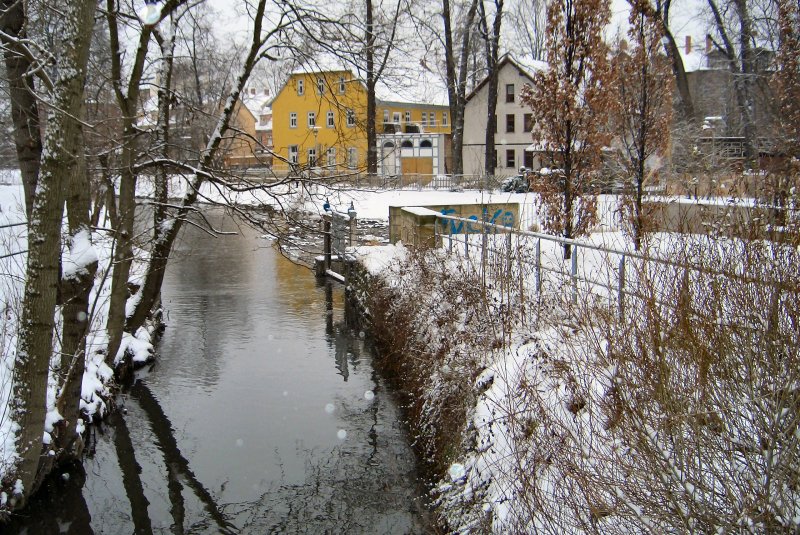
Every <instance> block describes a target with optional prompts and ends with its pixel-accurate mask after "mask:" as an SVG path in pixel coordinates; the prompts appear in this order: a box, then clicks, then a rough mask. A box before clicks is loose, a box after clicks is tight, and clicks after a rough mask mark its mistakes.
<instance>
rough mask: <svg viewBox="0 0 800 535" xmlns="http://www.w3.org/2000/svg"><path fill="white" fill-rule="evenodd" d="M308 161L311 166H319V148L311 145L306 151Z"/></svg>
mask: <svg viewBox="0 0 800 535" xmlns="http://www.w3.org/2000/svg"><path fill="white" fill-rule="evenodd" d="M306 163H307V164H308V166H309V167H316V166H317V148H316V147H311V148H310V149H308V150H307V151H306Z"/></svg>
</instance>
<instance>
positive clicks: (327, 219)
mask: <svg viewBox="0 0 800 535" xmlns="http://www.w3.org/2000/svg"><path fill="white" fill-rule="evenodd" d="M323 217H324V219H323V221H324V223H323V227H322V235H323V245H322V251H323V254H324V255H325V271H326V272H327V271H328V270H329V269H331V216H329V215H325V216H323Z"/></svg>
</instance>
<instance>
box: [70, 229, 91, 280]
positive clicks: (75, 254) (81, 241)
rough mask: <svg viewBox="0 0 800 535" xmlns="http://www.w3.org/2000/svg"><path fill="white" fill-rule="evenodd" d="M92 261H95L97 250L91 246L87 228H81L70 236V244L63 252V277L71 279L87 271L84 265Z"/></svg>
mask: <svg viewBox="0 0 800 535" xmlns="http://www.w3.org/2000/svg"><path fill="white" fill-rule="evenodd" d="M94 262H97V251H95V249H94V247H93V246H92V241H91V235H90V233H89V230H88V229H83V230H81V231H79V232H78V233H77V234H75V235H74V236H73V237H72V239H71V243H70V246H69V247H68V248H67V251H66V252H65V253H64V257H63V259H62V266H63V277H64V278H65V279H71V278H74V277H75V276H76V275H81V274H84V273H87V269H86V266H88V265H90V264H92V263H94Z"/></svg>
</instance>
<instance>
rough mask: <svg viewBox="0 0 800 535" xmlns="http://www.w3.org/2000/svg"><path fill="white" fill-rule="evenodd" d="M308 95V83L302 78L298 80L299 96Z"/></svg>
mask: <svg viewBox="0 0 800 535" xmlns="http://www.w3.org/2000/svg"><path fill="white" fill-rule="evenodd" d="M305 93H306V81H305V80H303V79H302V78H298V79H297V96H298V97H299V96H302V95H304V94H305Z"/></svg>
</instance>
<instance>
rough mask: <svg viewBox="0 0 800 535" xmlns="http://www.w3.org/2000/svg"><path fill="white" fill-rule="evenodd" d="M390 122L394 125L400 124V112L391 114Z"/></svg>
mask: <svg viewBox="0 0 800 535" xmlns="http://www.w3.org/2000/svg"><path fill="white" fill-rule="evenodd" d="M392 122H393V123H396V124H400V112H399V111H396V112H394V113H393V114H392Z"/></svg>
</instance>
